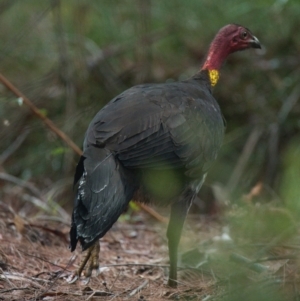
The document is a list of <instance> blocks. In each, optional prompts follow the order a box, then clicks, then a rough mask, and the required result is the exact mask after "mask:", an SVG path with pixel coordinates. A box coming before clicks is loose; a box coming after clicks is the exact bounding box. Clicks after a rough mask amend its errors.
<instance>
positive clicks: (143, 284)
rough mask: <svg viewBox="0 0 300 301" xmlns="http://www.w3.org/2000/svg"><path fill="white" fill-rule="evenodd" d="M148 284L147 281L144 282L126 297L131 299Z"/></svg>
mask: <svg viewBox="0 0 300 301" xmlns="http://www.w3.org/2000/svg"><path fill="white" fill-rule="evenodd" d="M148 283H149V281H148V280H145V281H144V282H143V283H142V284H141V285H140V286H139V287H137V288H136V289H134V290H133V291H132V292H131V293H130V294H129V295H128V296H129V297H132V296H134V295H135V294H136V293H138V292H140V291H141V290H142V289H143V288H144V287H145V286H147V285H148Z"/></svg>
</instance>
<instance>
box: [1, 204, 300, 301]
mask: <svg viewBox="0 0 300 301" xmlns="http://www.w3.org/2000/svg"><path fill="white" fill-rule="evenodd" d="M164 210H165V209H164ZM22 211H24V210H21V209H20V208H19V207H16V208H13V206H12V203H11V204H10V205H7V203H4V202H1V203H0V300H32V301H33V300H72V301H76V300H139V301H147V300H148V301H150V300H155V301H159V300H202V301H207V300H228V301H229V300H230V301H235V300H249V301H252V300H253V301H254V300H258V301H260V300H261V301H264V300H266V301H268V300H270V301H271V300H272V301H273V300H278V301H279V300H298V299H297V298H298V297H299V293H298V289H300V286H299V273H298V267H299V264H298V262H299V260H298V256H299V250H300V247H299V235H298V232H299V230H298V229H299V228H298V225H297V223H296V221H294V219H293V217H292V215H291V214H290V213H289V212H287V211H286V210H284V209H282V208H274V207H272V206H271V205H264V206H263V205H261V206H257V205H251V204H248V205H246V207H238V208H237V207H234V206H233V207H232V208H230V209H228V210H227V212H224V215H223V216H222V218H221V219H220V218H218V219H216V218H215V219H212V218H207V217H201V216H199V215H198V214H194V215H193V214H190V216H189V218H188V220H187V223H186V225H185V229H184V233H183V235H182V239H181V250H180V253H181V261H180V264H179V266H180V268H179V271H178V273H179V283H178V288H177V289H171V288H169V287H168V286H167V285H166V282H167V274H168V253H167V241H166V237H165V230H166V225H165V224H163V223H159V222H157V221H154V220H153V219H152V218H151V217H149V216H148V215H146V213H144V212H140V211H139V212H133V213H131V214H128V213H127V215H125V218H124V217H123V218H121V221H119V222H118V223H117V224H116V225H115V226H114V227H113V228H112V230H111V231H109V232H108V234H107V235H106V236H105V237H104V238H103V239H102V240H101V255H100V256H101V258H100V262H101V273H100V275H99V276H97V277H96V276H93V277H92V278H91V280H90V282H89V283H88V284H84V283H83V281H77V282H76V283H75V284H69V283H67V282H66V278H67V277H68V276H69V275H70V273H71V272H72V271H74V270H75V268H76V267H78V264H79V263H80V257H81V252H80V248H78V250H76V251H75V252H74V253H70V251H69V250H68V231H69V220H63V219H61V218H57V217H53V216H49V215H44V216H43V215H42V214H41V213H40V212H36V211H35V210H33V208H32V211H30V210H29V212H32V214H29V215H27V216H26V217H24V216H23V215H22ZM33 213H34V214H33ZM163 213H164V215H165V216H167V211H166V212H163ZM128 220H129V221H128ZM274 221H277V222H276V223H274ZM283 227H284V229H283Z"/></svg>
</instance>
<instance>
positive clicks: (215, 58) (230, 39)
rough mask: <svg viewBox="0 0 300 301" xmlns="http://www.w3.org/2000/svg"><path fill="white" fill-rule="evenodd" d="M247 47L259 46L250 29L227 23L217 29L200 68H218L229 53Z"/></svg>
mask: <svg viewBox="0 0 300 301" xmlns="http://www.w3.org/2000/svg"><path fill="white" fill-rule="evenodd" d="M248 48H261V45H260V42H259V40H258V39H257V38H256V37H255V36H254V35H253V34H252V33H251V31H250V30H249V29H247V28H245V27H243V26H240V25H237V24H229V25H226V26H224V27H223V28H221V29H220V30H219V32H218V33H217V35H216V36H215V38H214V39H213V41H212V43H211V44H210V48H209V51H208V53H207V57H206V60H205V62H204V64H203V67H202V69H208V70H219V69H220V67H221V65H222V63H223V62H224V60H225V59H226V58H227V56H228V55H229V54H230V53H233V52H236V51H240V50H245V49H248Z"/></svg>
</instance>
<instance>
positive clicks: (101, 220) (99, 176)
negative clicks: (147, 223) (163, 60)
mask: <svg viewBox="0 0 300 301" xmlns="http://www.w3.org/2000/svg"><path fill="white" fill-rule="evenodd" d="M223 132H224V123H223V117H222V114H221V111H220V108H219V105H218V103H217V102H216V100H215V99H214V97H213V96H212V94H211V86H210V82H209V79H208V75H207V71H206V70H203V71H201V72H199V73H198V74H196V75H195V76H194V77H192V78H190V79H189V80H186V81H182V82H175V83H169V84H152V85H151V84H148V85H139V86H135V87H132V88H130V89H129V90H126V91H125V92H123V93H122V94H120V95H119V96H117V97H115V98H114V99H113V100H111V101H110V102H109V103H108V104H107V105H106V106H105V107H104V108H103V109H102V110H100V111H99V112H98V114H97V115H96V116H95V117H94V119H93V120H92V122H91V123H90V126H89V128H88V130H87V133H86V137H85V141H84V152H83V156H82V158H81V159H80V162H79V164H78V167H77V171H76V176H75V181H76V182H77V180H78V183H79V184H78V192H77V196H76V199H75V206H74V212H73V217H72V227H71V249H72V250H74V249H75V247H76V243H77V241H78V240H79V241H80V242H81V245H82V248H83V250H85V249H86V248H88V247H89V246H91V245H92V244H93V243H94V242H95V241H96V240H97V239H99V238H101V237H103V235H105V233H106V232H107V231H108V230H109V229H110V228H111V226H112V225H113V224H114V223H115V222H116V220H117V219H118V217H119V216H120V214H121V213H122V212H123V211H124V209H125V208H126V207H127V205H128V203H129V201H130V200H131V199H132V197H133V195H134V193H135V192H136V191H137V190H140V191H143V192H145V191H146V192H147V194H149V196H148V195H147V196H145V199H147V198H149V199H151V200H152V201H156V200H155V196H151V191H148V190H147V189H145V188H144V186H145V183H143V177H141V176H140V175H141V173H143V172H144V171H145V170H156V171H157V172H163V171H164V170H168V169H170V170H172V171H173V172H175V173H177V174H178V175H179V178H180V181H181V191H180V192H181V193H182V192H183V191H184V190H185V189H187V188H189V189H191V191H192V192H193V193H194V194H196V193H197V192H198V191H199V189H200V184H201V182H202V178H203V175H204V174H205V173H206V171H207V170H208V169H209V167H210V165H211V163H212V162H213V161H214V160H215V158H216V156H217V151H218V150H219V147H220V145H221V142H222V138H223ZM179 196H180V194H178V195H177V197H179ZM176 201H178V198H176V197H175V196H173V197H172V198H171V199H166V200H164V203H165V204H168V203H174V202H176ZM187 201H188V202H190V200H187ZM157 202H161V200H159V199H158V200H157Z"/></svg>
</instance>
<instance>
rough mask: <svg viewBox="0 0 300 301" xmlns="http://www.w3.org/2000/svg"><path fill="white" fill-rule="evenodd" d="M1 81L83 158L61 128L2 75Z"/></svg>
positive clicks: (78, 149) (79, 150) (0, 75)
mask: <svg viewBox="0 0 300 301" xmlns="http://www.w3.org/2000/svg"><path fill="white" fill-rule="evenodd" d="M0 81H1V82H2V84H3V85H4V86H5V87H6V88H7V89H8V90H10V91H11V92H13V93H14V94H15V95H16V96H17V97H18V98H20V99H21V100H22V102H23V103H25V104H26V105H27V106H28V107H29V108H30V110H31V111H32V113H33V114H34V115H35V116H37V117H38V118H40V119H41V120H42V121H43V122H44V124H45V125H46V126H47V127H48V128H49V129H50V130H51V131H52V132H54V133H55V134H56V135H57V136H58V137H60V138H61V139H62V140H63V141H65V142H66V143H67V145H69V146H70V147H71V148H72V149H73V151H74V152H75V153H76V154H78V155H79V156H81V154H82V151H81V149H80V148H79V147H78V146H77V145H76V144H75V143H74V142H73V141H72V140H71V139H70V138H69V137H68V136H67V135H66V134H65V133H64V132H62V131H61V130H60V129H59V128H57V127H56V126H55V125H54V123H53V122H52V121H51V120H50V119H49V118H47V117H46V116H45V115H44V114H43V113H42V112H41V111H40V110H39V109H38V108H37V107H36V106H35V105H34V104H33V103H32V102H31V101H30V100H29V99H28V98H27V97H26V96H25V95H24V94H22V93H21V92H20V91H19V90H18V89H17V88H16V87H15V86H14V85H13V84H12V83H11V82H10V81H9V80H8V79H7V78H6V77H4V76H3V75H2V74H1V73H0Z"/></svg>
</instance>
